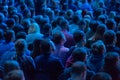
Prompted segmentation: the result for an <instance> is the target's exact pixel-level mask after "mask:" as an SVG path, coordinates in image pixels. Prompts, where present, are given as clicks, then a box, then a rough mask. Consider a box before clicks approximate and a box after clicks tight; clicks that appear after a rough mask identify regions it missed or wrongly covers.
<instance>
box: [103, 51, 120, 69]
mask: <svg viewBox="0 0 120 80" xmlns="http://www.w3.org/2000/svg"><path fill="white" fill-rule="evenodd" d="M118 60H119V54H118V53H117V52H108V53H107V55H106V57H105V60H104V62H105V63H104V68H108V67H110V66H117V62H118Z"/></svg>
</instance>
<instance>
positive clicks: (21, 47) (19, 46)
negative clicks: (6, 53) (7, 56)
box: [15, 39, 27, 55]
mask: <svg viewBox="0 0 120 80" xmlns="http://www.w3.org/2000/svg"><path fill="white" fill-rule="evenodd" d="M15 49H16V52H17V55H23V54H22V53H23V52H24V51H25V50H26V49H27V42H26V41H25V40H24V39H18V40H17V41H16V42H15Z"/></svg>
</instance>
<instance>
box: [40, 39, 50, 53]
mask: <svg viewBox="0 0 120 80" xmlns="http://www.w3.org/2000/svg"><path fill="white" fill-rule="evenodd" d="M40 50H41V52H42V53H43V54H45V55H46V54H50V53H51V50H52V48H51V44H50V42H49V41H48V40H46V39H43V40H42V41H41V44H40Z"/></svg>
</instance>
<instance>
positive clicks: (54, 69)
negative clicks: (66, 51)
mask: <svg viewBox="0 0 120 80" xmlns="http://www.w3.org/2000/svg"><path fill="white" fill-rule="evenodd" d="M35 63H36V70H37V71H41V70H42V71H43V72H44V73H45V74H46V75H47V76H48V77H49V79H50V80H58V79H57V78H58V76H59V75H60V74H61V73H62V72H63V65H62V64H61V62H60V60H59V59H58V58H56V57H54V56H52V55H49V54H46V55H44V54H42V55H40V56H37V57H36V58H35Z"/></svg>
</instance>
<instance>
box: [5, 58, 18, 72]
mask: <svg viewBox="0 0 120 80" xmlns="http://www.w3.org/2000/svg"><path fill="white" fill-rule="evenodd" d="M19 69H20V65H19V63H18V62H17V61H15V60H8V61H6V62H5V63H4V71H5V73H8V72H10V71H12V70H19Z"/></svg>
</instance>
